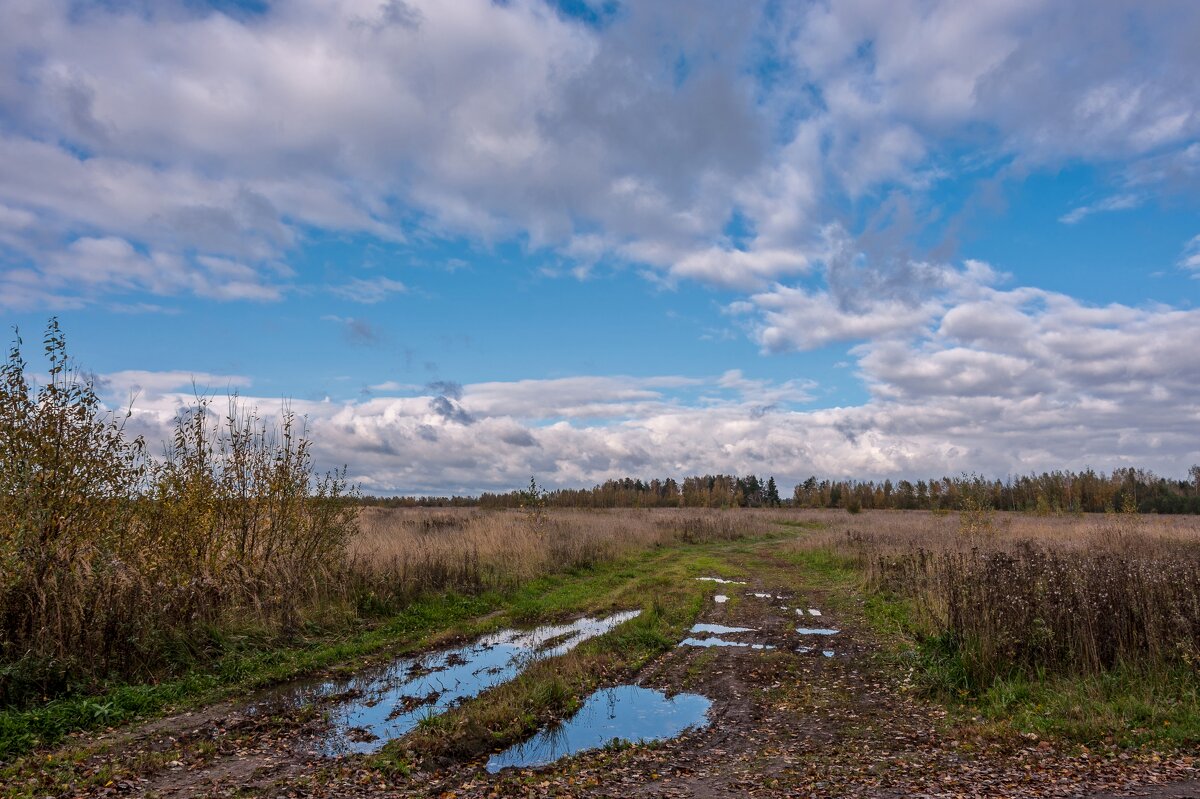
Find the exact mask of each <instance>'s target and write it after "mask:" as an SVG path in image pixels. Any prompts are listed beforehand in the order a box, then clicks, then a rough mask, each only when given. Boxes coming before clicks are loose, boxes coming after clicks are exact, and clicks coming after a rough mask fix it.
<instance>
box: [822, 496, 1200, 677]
mask: <svg viewBox="0 0 1200 799" xmlns="http://www.w3.org/2000/svg"><path fill="white" fill-rule="evenodd" d="M827 518H828V520H829V521H830V522H831V523H830V525H829V526H828V527H827V528H826V530H825V531H824V532H823V533H821V534H820V535H818V536H816V537H815V538H814V539H813V540H811V541H810V542H808V543H806V544H805V545H806V546H817V547H824V548H829V549H833V550H835V551H837V552H840V553H842V554H843V555H846V556H848V557H850V558H852V559H853V560H854V561H855V562H856V563H858V564H859V566H861V567H862V568H863V569H864V570H865V571H866V573H867V575H868V579H869V581H870V583H871V584H872V586H873V587H874V588H875V589H877V590H880V591H883V592H886V593H890V594H894V595H898V596H901V597H905V598H907V599H908V600H909V601H910V603H911V605H912V607H913V608H915V612H916V619H915V621H916V623H917V625H918V626H919V628H920V629H921V630H922V631H923V632H924V633H925V634H926V635H927V636H928V639H929V640H930V641H933V642H935V643H936V644H937V645H938V646H940V647H942V648H943V650H944V651H945V652H947V653H949V654H952V655H953V656H954V657H955V658H956V659H957V662H958V663H959V665H960V666H961V668H962V669H963V671H964V677H965V679H966V680H967V681H968V682H969V683H970V684H973V685H987V684H989V683H990V682H991V681H992V680H994V679H995V678H996V677H1008V676H1013V675H1020V676H1024V677H1028V678H1037V677H1039V676H1041V675H1044V674H1048V673H1061V674H1097V673H1100V672H1103V671H1106V670H1110V669H1114V668H1118V667H1122V666H1133V667H1138V668H1152V669H1157V668H1166V669H1176V668H1184V669H1197V670H1200V520H1197V519H1194V518H1185V517H1155V516H1140V515H1138V514H1136V513H1131V512H1126V513H1110V514H1104V515H1092V516H1087V517H1083V516H1062V517H1038V516H1030V515H1024V514H988V515H987V517H986V519H982V518H981V517H980V516H978V515H969V514H965V513H964V514H954V515H946V516H940V517H939V516H936V515H933V514H928V513H916V512H903V513H896V512H887V511H882V512H874V513H867V514H863V515H862V516H861V517H855V518H852V519H847V518H846V517H845V516H843V517H842V518H841V519H837V518H836V517H827Z"/></svg>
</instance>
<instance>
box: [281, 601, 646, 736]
mask: <svg viewBox="0 0 1200 799" xmlns="http://www.w3.org/2000/svg"><path fill="white" fill-rule="evenodd" d="M640 613H641V611H639V610H633V611H628V612H625V613H617V614H615V615H613V616H609V617H607V618H604V619H591V618H584V619H579V620H578V621H575V622H573V623H571V624H560V625H548V626H544V627H538V628H537V629H534V630H501V631H500V632H497V633H492V634H491V635H486V636H484V637H482V638H480V639H479V640H477V641H475V642H474V643H471V644H468V645H466V646H463V647H460V648H458V649H452V650H448V651H444V652H434V653H431V654H428V655H425V656H423V657H419V658H412V659H405V660H399V661H396V662H395V663H392V664H390V665H388V666H386V667H384V668H381V669H373V670H368V671H366V672H364V673H362V674H359V675H356V676H354V677H351V678H349V679H346V680H331V681H328V682H324V683H320V684H317V685H309V686H304V687H301V688H298V689H296V690H295V691H294V692H293V693H292V695H291V697H290V699H291V701H293V702H303V701H305V700H307V699H312V698H317V697H322V696H332V695H336V694H341V693H346V692H353V693H354V696H353V697H351V698H349V699H347V700H345V701H342V702H338V703H337V704H335V705H333V707H332V708H331V709H330V711H329V720H330V722H331V724H332V728H331V730H330V732H329V733H328V735H327V737H326V738H325V740H324V741H323V743H322V745H321V749H322V751H323V752H324V753H325V754H327V755H336V754H341V753H346V752H374V751H377V750H378V749H380V748H382V747H383V745H384V744H385V743H386V742H387V741H389V740H392V739H395V738H399V737H400V736H402V735H404V734H405V733H407V732H409V731H410V730H412V729H413V728H414V727H416V726H417V724H419V723H420V721H421V720H422V719H425V718H430V717H432V716H437V715H439V714H441V713H444V712H445V711H446V710H448V709H450V708H451V707H453V706H454V705H457V704H459V703H461V702H463V701H465V700H468V699H471V698H473V697H475V696H478V695H479V694H480V693H482V692H483V691H486V690H487V689H489V688H492V687H495V686H497V685H500V684H501V683H505V682H508V681H509V680H511V679H513V678H514V677H516V676H517V675H518V674H520V673H521V672H522V671H524V670H525V668H526V667H527V666H529V664H530V663H532V662H533V661H536V660H541V659H544V658H551V657H556V656H558V655H562V654H565V653H567V652H570V651H571V650H572V649H574V648H575V647H576V646H578V645H579V644H580V643H582V642H583V641H586V640H588V639H589V638H595V637H596V636H599V635H603V634H604V633H607V632H609V631H610V630H612V629H613V628H615V627H616V626H617V625H619V624H622V623H624V622H626V621H629V620H630V619H632V618H634V617H635V616H637V615H638V614H640Z"/></svg>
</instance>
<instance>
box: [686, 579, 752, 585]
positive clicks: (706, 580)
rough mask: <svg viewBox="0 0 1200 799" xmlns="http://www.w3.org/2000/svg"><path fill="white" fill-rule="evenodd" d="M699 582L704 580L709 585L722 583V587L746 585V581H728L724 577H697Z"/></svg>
mask: <svg viewBox="0 0 1200 799" xmlns="http://www.w3.org/2000/svg"><path fill="white" fill-rule="evenodd" d="M696 579H697V580H703V581H704V582H707V583H721V584H722V585H745V584H746V581H745V580H726V579H725V578H724V577H697V578H696Z"/></svg>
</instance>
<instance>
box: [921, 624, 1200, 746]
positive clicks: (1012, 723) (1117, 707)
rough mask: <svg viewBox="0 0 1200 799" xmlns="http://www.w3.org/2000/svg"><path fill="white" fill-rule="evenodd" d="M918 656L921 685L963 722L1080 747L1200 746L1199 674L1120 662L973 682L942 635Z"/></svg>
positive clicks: (926, 644)
mask: <svg viewBox="0 0 1200 799" xmlns="http://www.w3.org/2000/svg"><path fill="white" fill-rule="evenodd" d="M917 653H918V654H917V657H916V658H915V662H916V663H917V665H918V674H917V678H918V681H919V683H920V685H921V686H922V687H923V688H924V689H925V691H926V693H927V694H928V695H930V696H932V697H934V698H937V699H940V700H941V701H943V702H945V703H946V704H947V705H949V706H950V708H951V709H952V710H953V711H955V713H956V715H958V716H959V717H960V718H961V719H966V718H968V717H969V718H972V719H974V718H980V719H982V720H984V721H985V722H988V723H991V724H1000V725H1003V726H1007V727H1010V728H1011V729H1012V730H1014V731H1016V732H1020V733H1034V734H1036V735H1038V736H1040V737H1043V738H1057V739H1061V740H1064V741H1069V742H1072V743H1078V744H1086V745H1097V744H1114V745H1116V746H1120V747H1140V746H1145V745H1153V746H1158V747H1167V748H1168V749H1180V748H1187V747H1195V746H1196V745H1197V744H1200V678H1198V676H1197V674H1196V673H1195V672H1194V671H1192V670H1188V669H1175V670H1171V669H1167V668H1164V667H1158V668H1155V667H1141V668H1135V667H1128V666H1126V667H1118V668H1116V669H1112V670H1109V671H1106V672H1103V673H1101V674H1098V675H1082V674H1065V675H1042V676H1041V677H1040V678H1039V679H1029V678H1028V677H1025V676H1022V675H1013V676H1009V677H997V678H995V679H994V680H992V682H991V683H990V684H988V685H974V684H972V682H971V679H970V677H969V671H968V670H967V668H966V667H965V666H964V664H963V662H962V655H961V654H960V653H959V652H958V651H956V649H955V648H954V647H953V646H951V645H950V644H949V642H948V641H947V640H946V639H945V638H943V637H931V638H927V639H925V640H924V641H922V642H921V644H920V645H919V646H918V649H917Z"/></svg>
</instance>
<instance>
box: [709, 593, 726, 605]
mask: <svg viewBox="0 0 1200 799" xmlns="http://www.w3.org/2000/svg"><path fill="white" fill-rule="evenodd" d="M728 601H729V597H727V596H725V595H724V594H717V595H716V596H714V597H713V602H717V603H724V602H728Z"/></svg>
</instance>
